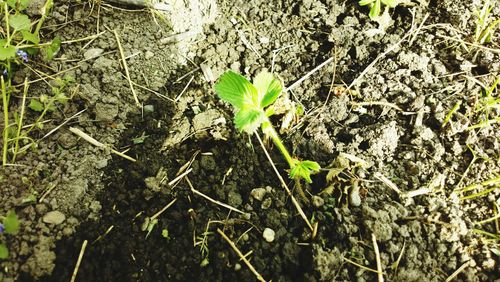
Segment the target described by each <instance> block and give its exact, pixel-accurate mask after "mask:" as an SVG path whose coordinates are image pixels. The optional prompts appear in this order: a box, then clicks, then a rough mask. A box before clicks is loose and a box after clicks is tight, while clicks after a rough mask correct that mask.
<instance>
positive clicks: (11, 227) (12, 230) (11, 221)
mask: <svg viewBox="0 0 500 282" xmlns="http://www.w3.org/2000/svg"><path fill="white" fill-rule="evenodd" d="M3 226H4V228H5V233H7V234H17V232H19V220H18V219H17V215H16V213H15V212H14V211H9V212H8V213H7V215H6V216H5V218H4V219H3Z"/></svg>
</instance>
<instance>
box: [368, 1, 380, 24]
mask: <svg viewBox="0 0 500 282" xmlns="http://www.w3.org/2000/svg"><path fill="white" fill-rule="evenodd" d="M380 6H381V4H380V0H375V3H374V4H373V6H372V8H371V10H370V14H369V16H370V19H372V20H373V19H375V18H376V17H378V16H379V15H380V10H381V8H380Z"/></svg>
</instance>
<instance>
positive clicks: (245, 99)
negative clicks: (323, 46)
mask: <svg viewBox="0 0 500 282" xmlns="http://www.w3.org/2000/svg"><path fill="white" fill-rule="evenodd" d="M215 90H216V91H217V94H218V95H219V97H220V98H221V99H222V100H224V101H226V102H229V103H230V104H231V105H232V106H233V107H234V108H235V109H236V115H235V117H234V123H235V125H236V128H237V129H238V130H240V131H244V132H246V133H248V134H253V133H254V132H255V131H256V130H257V129H259V128H260V129H261V130H262V132H263V133H264V135H265V136H266V137H269V138H270V139H271V140H272V141H273V142H274V144H275V145H276V146H277V147H278V148H279V150H280V152H281V154H282V155H283V157H284V158H285V160H286V161H287V163H288V165H289V167H290V173H289V174H290V177H291V178H293V179H298V178H303V179H305V180H306V181H307V182H308V183H311V182H312V180H311V174H312V173H316V172H318V171H319V170H320V166H319V164H318V163H317V162H314V161H308V160H299V159H298V158H295V157H292V156H291V155H290V153H289V152H288V150H287V149H286V147H285V145H284V144H283V142H282V141H281V138H280V137H279V135H278V133H277V132H276V130H275V129H274V127H273V125H272V124H271V122H270V120H269V117H270V116H272V115H273V114H274V108H273V107H272V105H273V103H274V102H275V101H276V99H278V97H279V96H280V94H281V93H282V90H283V86H282V83H281V81H280V80H279V79H277V78H276V77H275V76H274V75H273V74H271V73H269V72H267V71H263V72H261V73H259V74H258V75H257V76H256V77H255V79H254V81H253V84H252V83H250V82H249V81H248V80H247V79H246V78H245V77H243V76H242V75H240V74H237V73H235V72H233V71H227V72H226V73H224V74H223V75H222V76H221V78H220V80H219V82H218V83H217V84H216V85H215Z"/></svg>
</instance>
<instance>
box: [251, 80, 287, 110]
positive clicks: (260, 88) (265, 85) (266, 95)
mask: <svg viewBox="0 0 500 282" xmlns="http://www.w3.org/2000/svg"><path fill="white" fill-rule="evenodd" d="M253 84H254V85H255V88H257V92H258V93H259V95H258V97H259V99H258V101H257V104H259V105H260V107H261V108H265V107H267V106H269V105H271V104H272V103H274V101H276V99H277V98H278V96H279V95H280V94H281V91H282V86H281V81H280V80H279V79H277V78H276V77H275V76H274V75H273V74H272V73H270V72H267V71H262V72H260V73H259V74H258V75H257V76H256V77H255V79H254V81H253ZM254 102H255V101H254Z"/></svg>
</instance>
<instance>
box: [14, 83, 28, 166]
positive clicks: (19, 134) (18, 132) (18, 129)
mask: <svg viewBox="0 0 500 282" xmlns="http://www.w3.org/2000/svg"><path fill="white" fill-rule="evenodd" d="M28 87H29V83H28V78H25V79H24V91H23V100H22V102H21V114H20V116H19V121H18V122H17V133H16V144H15V146H14V153H13V155H12V162H15V160H16V156H17V153H18V152H19V139H21V138H20V136H21V129H22V127H23V118H24V109H25V104H26V94H27V93H28Z"/></svg>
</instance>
